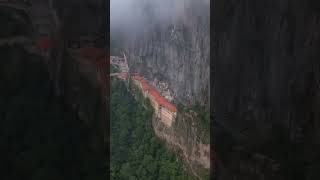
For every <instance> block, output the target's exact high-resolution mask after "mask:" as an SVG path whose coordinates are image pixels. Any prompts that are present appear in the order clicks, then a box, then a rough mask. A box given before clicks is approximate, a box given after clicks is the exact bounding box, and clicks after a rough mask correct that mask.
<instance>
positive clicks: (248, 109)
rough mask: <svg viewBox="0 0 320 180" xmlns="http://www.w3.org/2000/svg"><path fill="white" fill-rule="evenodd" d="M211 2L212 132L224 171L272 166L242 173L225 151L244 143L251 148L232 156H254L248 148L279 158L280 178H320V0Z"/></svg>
mask: <svg viewBox="0 0 320 180" xmlns="http://www.w3.org/2000/svg"><path fill="white" fill-rule="evenodd" d="M211 3H213V4H212V7H213V8H212V13H213V15H212V16H211V17H212V27H213V32H212V34H211V35H212V40H213V42H211V45H212V46H213V51H212V53H211V58H212V60H213V69H212V71H213V77H214V85H213V88H214V89H213V102H214V116H215V122H216V123H215V129H214V130H213V132H214V134H215V135H214V137H215V138H216V143H215V147H217V150H218V155H219V157H220V160H221V161H220V162H221V163H222V164H220V167H223V166H226V168H224V169H227V171H224V173H221V176H222V177H224V179H263V178H264V179H265V178H266V177H267V176H262V175H263V174H265V175H268V174H269V173H268V172H267V170H266V169H265V168H260V170H259V172H258V171H250V168H253V167H254V165H253V164H251V165H248V166H247V167H246V168H244V169H245V171H242V173H238V172H240V169H241V167H240V165H239V163H238V162H237V161H235V160H234V159H229V158H228V157H230V156H231V154H233V152H234V146H236V145H240V146H243V149H245V151H246V152H247V153H248V154H249V155H243V154H242V155H241V154H238V155H237V156H233V157H238V158H240V160H241V159H242V160H243V159H247V160H248V161H249V159H251V160H252V158H251V157H252V156H250V154H251V155H252V154H254V153H261V154H263V155H264V156H267V157H268V158H270V159H273V160H274V161H275V162H277V163H279V164H280V166H279V167H280V168H279V171H278V173H279V174H280V175H281V177H282V178H280V179H290V180H292V179H318V177H317V176H316V174H318V171H319V166H318V165H317V160H316V157H319V153H317V152H319V149H320V144H319V128H320V127H319V123H318V119H319V108H318V104H319V102H320V100H319V96H320V94H319V92H320V91H319V80H320V79H319V77H320V76H319V73H320V71H319V65H320V64H319V60H318V59H319V51H318V50H317V49H318V48H319V43H320V39H319V28H320V23H319V11H318V10H319V7H320V6H319V3H318V2H317V1H313V0H307V1H298V0H292V1H286V0H279V1H267V0H265V1H259V2H258V1H254V0H248V1H241V2H240V1H233V0H227V1H225V0H216V1H212V2H211ZM311 149H313V151H311ZM244 154H246V153H244ZM222 174H223V175H222ZM245 177H251V178H245ZM316 177H317V178H316ZM221 179H222V178H221ZM268 179H272V178H271V177H269V178H268Z"/></svg>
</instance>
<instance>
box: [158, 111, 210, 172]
mask: <svg viewBox="0 0 320 180" xmlns="http://www.w3.org/2000/svg"><path fill="white" fill-rule="evenodd" d="M196 119H197V116H196V115H195V114H191V113H180V114H178V116H177V119H176V120H175V121H174V122H173V125H172V126H171V127H167V126H165V125H164V124H163V123H162V122H161V121H160V120H159V119H156V118H154V119H153V120H152V124H153V128H154V131H155V133H156V135H157V136H158V137H160V138H161V139H163V140H165V141H166V142H167V143H168V144H169V145H171V146H172V147H173V148H174V149H176V150H178V152H180V153H181V156H182V157H183V158H184V160H185V162H186V164H187V166H188V167H189V168H190V170H191V173H192V174H194V175H195V176H197V177H200V176H201V175H203V174H200V172H201V171H202V169H203V168H204V169H209V168H210V145H209V144H205V143H204V142H202V141H201V140H200V138H199V134H200V132H199V129H198V128H197V127H196V125H195V121H196Z"/></svg>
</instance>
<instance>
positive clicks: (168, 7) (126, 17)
mask: <svg viewBox="0 0 320 180" xmlns="http://www.w3.org/2000/svg"><path fill="white" fill-rule="evenodd" d="M188 1H190V0H111V1H110V8H111V9H110V25H111V29H118V28H121V29H122V28H125V29H130V30H132V31H139V30H141V28H146V27H147V26H148V25H150V17H151V16H152V22H155V21H157V22H161V21H163V22H168V21H170V20H172V19H173V18H175V17H177V16H178V15H179V14H180V13H181V10H182V9H183V6H184V5H185V4H186V3H187V2H188ZM146 6H148V8H147V7H146Z"/></svg>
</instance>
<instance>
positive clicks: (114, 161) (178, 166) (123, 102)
mask: <svg viewBox="0 0 320 180" xmlns="http://www.w3.org/2000/svg"><path fill="white" fill-rule="evenodd" d="M110 105H111V106H110V107H111V122H110V123H111V125H110V127H111V169H110V173H111V175H110V176H111V179H142V180H143V179H148V180H149V179H181V180H182V179H193V177H190V176H189V175H188V173H187V172H186V170H185V169H186V168H184V167H183V163H182V162H181V160H180V158H179V157H177V156H176V155H175V153H174V152H170V151H169V150H168V149H167V147H166V146H165V143H164V142H162V141H161V140H160V139H158V137H156V135H155V134H154V131H153V128H152V124H151V119H152V110H151V109H145V108H144V107H143V106H142V105H141V104H140V103H138V102H137V101H135V100H134V98H133V97H132V96H131V95H130V94H129V93H128V92H127V90H126V87H125V85H124V84H123V83H122V82H120V81H118V80H116V79H114V80H112V82H111V104H110Z"/></svg>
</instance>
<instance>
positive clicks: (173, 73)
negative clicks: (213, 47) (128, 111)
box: [113, 0, 210, 177]
mask: <svg viewBox="0 0 320 180" xmlns="http://www.w3.org/2000/svg"><path fill="white" fill-rule="evenodd" d="M170 3H172V4H174V3H180V4H184V3H185V4H184V5H185V6H178V7H177V8H178V9H175V10H174V12H175V14H174V15H172V17H167V18H166V19H165V20H164V18H163V19H161V17H157V16H154V14H153V12H152V9H148V8H150V6H146V7H148V8H146V9H145V11H143V12H144V13H147V14H145V16H144V17H145V18H146V21H147V22H150V23H148V25H146V26H144V27H141V29H142V30H141V32H142V33H141V32H140V33H137V34H135V36H132V35H131V36H125V35H124V36H122V39H121V41H120V39H118V40H119V41H120V42H119V44H122V47H123V49H125V53H126V54H127V59H128V63H129V68H130V73H135V72H136V73H139V74H141V75H142V76H144V77H145V78H146V79H148V80H154V79H157V80H160V81H162V82H166V83H167V84H168V87H169V89H170V90H172V91H173V93H174V96H175V97H174V100H173V102H174V103H175V104H183V105H184V106H186V107H191V106H193V105H195V104H198V105H200V106H201V107H204V109H206V110H207V111H209V86H210V84H209V76H210V73H209V72H210V67H209V65H210V63H209V55H210V54H209V53H210V52H209V51H210V42H209V41H210V40H209V33H210V25H209V21H210V19H209V5H210V4H209V2H208V1H195V0H193V1H185V2H184V3H181V2H178V1H172V2H170ZM148 10H149V11H148ZM155 14H156V13H155ZM168 16H169V15H168ZM159 19H161V20H159ZM113 34H114V35H113V36H114V37H116V36H117V34H116V33H113ZM117 38H119V37H117ZM114 45H115V44H114ZM199 121H200V118H199V115H197V114H196V113H191V112H186V111H184V110H183V109H182V108H181V110H178V115H177V118H176V120H175V121H174V122H173V125H172V126H171V127H169V128H168V127H166V126H164V124H163V123H162V122H161V121H160V120H158V119H156V118H154V119H153V128H154V131H155V132H156V135H157V136H159V137H160V138H161V139H164V140H165V141H166V142H167V143H168V144H169V145H170V146H172V147H174V148H175V149H177V150H178V151H179V152H181V156H182V157H183V158H184V159H185V162H186V164H187V166H188V167H189V168H190V169H191V171H192V173H193V174H194V175H196V176H198V177H199V176H202V175H203V174H202V172H204V171H208V169H209V167H210V159H209V158H210V157H209V156H210V155H209V154H210V153H209V152H210V147H209V144H208V143H209V142H208V141H207V142H204V141H203V139H201V138H200V136H201V133H202V130H201V128H199V126H198V125H199ZM208 122H209V121H208ZM206 126H207V127H208V126H209V124H207V125H206ZM207 136H208V134H207ZM207 139H208V137H207ZM204 169H206V170H204Z"/></svg>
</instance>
